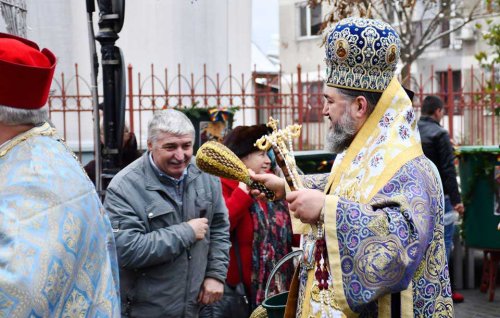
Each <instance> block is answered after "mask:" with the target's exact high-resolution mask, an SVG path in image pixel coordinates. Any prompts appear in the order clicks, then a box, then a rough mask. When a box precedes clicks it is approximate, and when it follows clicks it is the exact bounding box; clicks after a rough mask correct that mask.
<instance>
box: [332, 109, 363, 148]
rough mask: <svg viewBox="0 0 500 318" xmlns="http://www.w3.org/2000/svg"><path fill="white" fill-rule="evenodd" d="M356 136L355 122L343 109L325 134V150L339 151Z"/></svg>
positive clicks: (347, 145)
mask: <svg viewBox="0 0 500 318" xmlns="http://www.w3.org/2000/svg"><path fill="white" fill-rule="evenodd" d="M355 136H356V122H355V121H354V119H353V118H352V117H351V115H350V114H349V112H348V111H347V109H346V111H344V114H342V117H341V118H340V119H339V121H338V122H336V123H334V124H333V125H332V127H331V128H330V130H329V131H328V135H327V136H326V150H327V151H330V152H333V153H341V152H342V151H344V150H345V149H347V147H349V145H350V144H351V142H352V141H353V140H354V137H355Z"/></svg>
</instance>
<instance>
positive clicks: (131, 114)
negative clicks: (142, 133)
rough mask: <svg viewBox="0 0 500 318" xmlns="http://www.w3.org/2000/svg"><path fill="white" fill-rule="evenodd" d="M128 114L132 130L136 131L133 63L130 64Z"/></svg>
mask: <svg viewBox="0 0 500 318" xmlns="http://www.w3.org/2000/svg"><path fill="white" fill-rule="evenodd" d="M127 68H128V116H129V119H128V120H129V125H130V131H131V132H134V89H133V80H132V64H129V65H128V67H127Z"/></svg>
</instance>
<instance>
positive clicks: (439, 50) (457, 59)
mask: <svg viewBox="0 0 500 318" xmlns="http://www.w3.org/2000/svg"><path fill="white" fill-rule="evenodd" d="M474 3H475V1H463V0H455V1H451V7H450V9H451V11H452V14H451V16H458V15H459V13H462V15H466V13H467V12H469V11H470V10H471V9H472V6H473V5H474ZM423 5H424V1H423V0H419V1H418V3H417V7H416V10H415V12H417V13H419V12H423V10H424V9H423ZM480 6H482V7H479V8H478V9H477V10H479V11H481V12H484V11H485V10H486V7H485V6H486V2H485V1H481V2H480ZM490 9H492V11H493V12H499V11H500V8H490ZM329 11H330V7H329V6H328V5H327V4H325V3H323V4H322V5H320V6H317V7H316V8H310V7H309V6H307V1H304V0H280V1H279V16H280V17H279V18H280V46H279V54H280V61H281V65H282V67H281V69H282V72H283V74H285V76H286V75H287V74H291V75H289V77H288V78H290V79H293V80H294V82H296V80H297V78H298V74H297V73H298V69H297V65H300V66H301V74H300V77H301V80H302V82H303V85H302V86H303V91H304V93H305V94H306V99H307V101H306V105H307V106H306V107H308V108H309V109H314V108H315V107H320V105H319V104H321V101H320V99H321V98H320V97H321V91H322V81H321V80H322V78H323V76H324V72H325V65H324V55H325V53H324V50H325V49H324V46H322V41H323V37H322V36H321V35H318V30H319V29H320V27H321V23H322V20H323V18H324V16H325V15H326V14H327V13H328V12H329ZM432 14H434V15H435V12H432V11H431V12H428V13H427V14H426V15H423V17H422V19H418V20H417V19H415V21H414V22H413V25H414V27H415V30H417V37H418V36H421V35H422V33H423V32H425V31H426V27H427V26H428V24H429V21H430V20H431V19H432V17H433V16H432ZM390 15H392V16H394V17H396V11H394V12H391V13H390ZM415 16H419V17H420V16H422V14H415ZM495 19H497V20H499V18H498V17H496V18H495ZM394 20H395V21H397V19H394ZM462 21H463V20H461V19H460V18H453V19H451V20H449V21H447V22H445V23H443V24H442V25H441V27H440V28H439V29H438V31H440V32H445V31H447V30H449V29H450V28H454V26H456V25H458V24H460V23H461V22H462ZM476 23H484V19H481V20H476V21H474V22H472V23H469V24H467V25H466V26H465V27H463V28H462V29H460V30H458V31H455V32H452V33H450V34H449V35H447V36H445V37H443V38H442V39H440V40H437V41H436V42H434V43H433V44H432V45H431V46H429V47H428V48H427V49H426V50H425V51H424V53H423V54H422V55H420V57H419V58H418V59H417V60H416V61H415V62H414V63H413V64H412V68H411V76H412V83H411V86H412V89H413V90H415V91H417V93H418V92H419V91H420V89H421V90H422V92H423V93H424V94H431V93H432V94H436V93H439V92H446V91H447V90H448V73H447V72H448V68H450V69H451V71H452V73H451V74H452V83H451V86H452V88H453V92H454V93H455V94H454V99H455V102H454V105H455V114H456V115H459V116H454V119H453V123H452V124H453V126H454V127H455V129H454V135H455V136H454V137H455V139H456V140H459V141H464V142H471V141H470V140H466V139H467V136H465V135H464V134H465V133H464V130H465V127H467V126H474V127H475V126H477V125H476V124H475V123H469V122H468V120H469V119H468V118H467V116H466V115H467V114H465V113H464V111H465V108H467V107H470V106H471V103H473V102H474V100H473V99H472V98H471V96H469V97H468V100H467V98H465V99H461V98H462V97H461V96H464V95H462V94H461V92H468V91H471V90H476V89H479V88H480V84H481V73H482V72H483V71H485V70H482V69H481V67H480V65H479V63H478V61H477V60H476V58H475V56H474V55H475V54H476V53H478V52H479V51H488V50H491V48H488V46H487V45H486V44H485V43H484V40H483V39H482V34H481V32H480V30H478V29H477V28H476V27H475V24H476ZM394 25H395V27H396V29H397V24H396V23H394ZM402 45H404V43H402ZM401 68H402V65H400V67H399V70H398V71H400V70H401ZM472 68H473V69H474V71H473V74H472V75H471V69H472ZM495 74H496V82H497V83H499V82H500V69H498V70H497V71H496V72H495ZM485 76H486V79H488V78H490V77H491V72H490V71H489V70H486V71H485ZM304 82H307V83H304ZM465 96H466V95H465ZM442 97H443V98H445V97H444V96H442ZM445 99H446V98H445ZM445 101H446V100H445ZM415 103H416V106H417V107H418V106H419V103H420V100H419V99H418V98H417V99H416V100H415ZM460 108H462V109H463V110H462V111H458V109H460ZM477 115H478V114H475V115H474V116H475V117H477ZM479 115H481V116H483V115H484V116H488V114H479ZM496 121H497V122H498V118H497V119H496ZM485 122H486V124H485V125H486V126H487V125H490V126H488V127H485V129H486V130H487V131H491V129H492V127H491V122H492V121H491V120H490V118H488V119H487V120H486V121H485ZM488 123H489V124H488ZM443 124H444V126H445V127H448V126H449V124H450V123H449V120H448V118H447V117H446V118H445V119H444V122H443ZM499 124H500V123H496V130H497V135H498V131H499V130H500V129H498V127H499ZM493 133H495V132H494V131H493ZM487 135H490V136H491V134H487ZM499 139H500V137H496V140H497V141H498V140H499ZM485 142H486V143H488V141H485Z"/></svg>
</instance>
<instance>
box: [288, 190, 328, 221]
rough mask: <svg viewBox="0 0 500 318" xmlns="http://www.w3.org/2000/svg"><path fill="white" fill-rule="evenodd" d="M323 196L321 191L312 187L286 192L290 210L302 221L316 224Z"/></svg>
mask: <svg viewBox="0 0 500 318" xmlns="http://www.w3.org/2000/svg"><path fill="white" fill-rule="evenodd" d="M325 197H326V196H325V194H324V193H323V192H321V191H318V190H313V189H300V190H297V191H292V192H289V193H287V194H286V200H287V201H288V203H289V205H288V208H289V209H290V211H291V212H293V213H294V216H295V217H296V218H298V219H300V221H301V222H302V223H307V224H317V222H318V221H320V215H321V210H322V209H323V206H324V204H325ZM321 221H323V220H321Z"/></svg>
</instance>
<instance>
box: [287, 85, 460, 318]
mask: <svg viewBox="0 0 500 318" xmlns="http://www.w3.org/2000/svg"><path fill="white" fill-rule="evenodd" d="M322 180H323V182H316V183H314V179H312V180H309V181H308V180H304V181H305V182H304V184H305V185H307V186H308V187H310V188H318V189H322V190H323V189H324V190H325V193H326V194H327V195H326V203H325V207H324V209H323V212H324V216H325V221H324V233H325V239H326V245H327V251H328V254H327V259H325V260H324V261H325V262H327V263H328V269H329V278H328V282H329V288H328V290H326V291H320V288H318V282H317V280H316V279H315V276H314V275H315V270H316V268H309V269H307V268H306V267H305V266H302V267H301V271H300V273H299V283H300V284H299V285H300V286H299V300H298V306H297V317H302V318H310V317H393V316H394V314H395V312H394V311H395V310H400V311H401V312H400V315H399V314H398V317H453V304H452V301H451V288H450V281H449V274H448V263H447V260H446V257H445V248H444V236H443V233H444V227H443V209H444V197H443V190H442V185H441V181H440V178H439V174H438V172H437V169H436V168H435V166H434V165H433V164H432V163H431V162H430V161H429V160H428V159H427V158H426V157H425V156H424V155H423V152H422V148H421V144H420V136H419V133H418V129H417V127H416V118H415V113H414V111H413V108H412V104H411V101H410V100H409V98H408V97H407V95H406V93H405V91H404V89H403V88H402V86H401V85H400V83H399V82H398V81H397V79H395V78H394V79H393V80H392V81H391V83H390V84H389V87H388V88H387V89H386V90H385V91H384V93H383V94H382V96H381V98H380V101H379V102H378V104H377V106H376V107H375V110H374V111H373V113H372V114H371V115H370V117H369V118H368V119H367V121H366V122H365V123H364V124H363V126H362V128H361V129H360V131H359V132H358V133H357V135H356V137H355V139H354V140H353V142H352V144H351V145H350V146H349V148H348V149H347V150H346V151H345V152H343V153H342V154H339V155H338V156H337V158H336V161H335V163H334V166H333V167H332V173H331V174H330V177H329V179H328V181H327V182H325V180H324V179H322ZM325 185H326V187H325ZM293 224H294V231H296V232H299V233H302V234H307V233H309V234H308V235H306V236H304V238H305V244H304V246H306V247H307V246H311V245H310V244H309V245H308V240H314V239H315V238H314V237H312V235H311V234H310V233H311V232H309V231H310V229H307V227H308V226H305V225H304V224H301V223H299V222H298V220H295V221H294V223H293ZM306 251H307V249H306ZM394 295H396V296H397V297H394ZM395 302H398V303H397V304H395ZM395 305H397V306H395ZM398 308H399V309H398Z"/></svg>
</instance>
